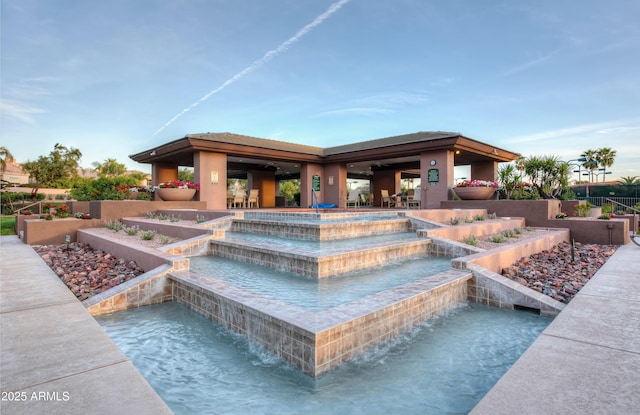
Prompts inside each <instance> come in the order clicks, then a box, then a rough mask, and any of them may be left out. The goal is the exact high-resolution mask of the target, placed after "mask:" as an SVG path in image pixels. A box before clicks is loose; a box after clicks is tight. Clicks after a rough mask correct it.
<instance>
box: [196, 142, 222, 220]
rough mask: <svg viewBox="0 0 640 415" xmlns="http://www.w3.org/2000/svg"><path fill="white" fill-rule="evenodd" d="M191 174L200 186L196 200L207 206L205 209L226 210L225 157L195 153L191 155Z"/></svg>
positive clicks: (219, 154) (208, 153) (218, 154)
mask: <svg viewBox="0 0 640 415" xmlns="http://www.w3.org/2000/svg"><path fill="white" fill-rule="evenodd" d="M193 172H194V179H195V182H196V183H199V184H200V192H199V193H198V198H199V200H200V201H202V202H205V203H206V204H207V205H206V206H207V209H226V208H227V155H226V154H222V153H212V152H202V151H199V152H196V153H195V154H194V155H193ZM214 182H215V183H214Z"/></svg>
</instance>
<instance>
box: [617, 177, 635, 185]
mask: <svg viewBox="0 0 640 415" xmlns="http://www.w3.org/2000/svg"><path fill="white" fill-rule="evenodd" d="M618 184H621V185H623V186H631V185H634V184H640V178H638V176H627V177H621V178H620V180H618Z"/></svg>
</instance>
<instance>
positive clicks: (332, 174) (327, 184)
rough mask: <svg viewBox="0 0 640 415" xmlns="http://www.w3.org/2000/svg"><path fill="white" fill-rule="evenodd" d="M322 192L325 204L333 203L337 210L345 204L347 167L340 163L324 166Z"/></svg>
mask: <svg viewBox="0 0 640 415" xmlns="http://www.w3.org/2000/svg"><path fill="white" fill-rule="evenodd" d="M324 172H325V173H324V175H325V177H323V179H322V190H323V194H324V200H325V203H335V205H336V206H338V207H339V208H344V207H345V206H346V204H347V167H346V166H345V165H344V164H341V163H334V164H329V165H327V166H325V168H324Z"/></svg>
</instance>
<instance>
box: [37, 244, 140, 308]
mask: <svg viewBox="0 0 640 415" xmlns="http://www.w3.org/2000/svg"><path fill="white" fill-rule="evenodd" d="M34 249H35V251H36V252H37V253H38V254H39V255H40V256H41V257H42V259H43V260H44V261H45V262H46V263H47V265H48V266H49V267H50V268H51V269H52V270H53V272H55V273H56V275H58V277H60V279H61V280H62V282H64V283H65V285H66V286H67V287H68V288H69V290H71V292H72V293H74V294H75V296H76V297H77V298H78V299H79V300H80V301H83V300H86V299H87V298H89V297H91V296H93V295H95V294H98V293H101V292H103V291H105V290H108V289H109V288H111V287H115V286H116V285H119V284H122V283H123V282H125V281H129V280H130V279H132V278H135V277H137V276H138V275H140V274H143V273H144V270H143V269H142V268H140V267H139V266H138V265H137V264H136V263H135V262H134V261H127V260H125V259H120V258H116V257H114V256H113V255H111V254H108V253H106V252H103V251H100V250H97V249H93V248H91V246H89V245H87V244H83V243H78V242H74V243H71V244H69V250H67V246H66V245H41V246H34Z"/></svg>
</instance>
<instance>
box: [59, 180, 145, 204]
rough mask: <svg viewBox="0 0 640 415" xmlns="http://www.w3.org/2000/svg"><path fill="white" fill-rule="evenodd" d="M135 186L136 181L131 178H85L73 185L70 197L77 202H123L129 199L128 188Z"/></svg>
mask: <svg viewBox="0 0 640 415" xmlns="http://www.w3.org/2000/svg"><path fill="white" fill-rule="evenodd" d="M136 184H137V180H136V179H134V178H133V177H131V176H116V177H99V178H97V179H86V178H85V179H83V180H78V181H77V182H76V183H75V186H74V187H73V188H72V189H71V192H70V195H71V198H73V199H76V200H78V201H88V200H124V199H126V198H128V197H129V191H128V190H127V189H128V187H129V186H135V185H136Z"/></svg>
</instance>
